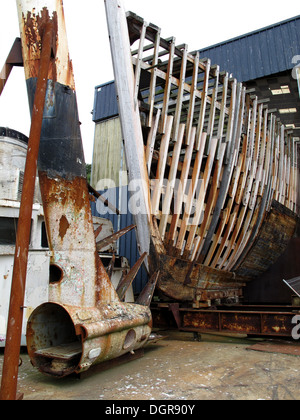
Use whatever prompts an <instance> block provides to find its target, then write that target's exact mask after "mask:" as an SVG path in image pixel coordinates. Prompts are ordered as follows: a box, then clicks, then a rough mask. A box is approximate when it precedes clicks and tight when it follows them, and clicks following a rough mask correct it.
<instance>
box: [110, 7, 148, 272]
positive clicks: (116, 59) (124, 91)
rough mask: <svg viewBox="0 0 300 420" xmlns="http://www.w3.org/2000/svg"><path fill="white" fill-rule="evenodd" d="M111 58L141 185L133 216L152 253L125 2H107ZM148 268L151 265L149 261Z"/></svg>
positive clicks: (132, 173)
mask: <svg viewBox="0 0 300 420" xmlns="http://www.w3.org/2000/svg"><path fill="white" fill-rule="evenodd" d="M105 9H106V16H107V24H108V32H109V39H110V46H111V55H112V61H113V68H114V76H115V83H116V91H117V95H118V99H119V101H118V103H119V112H120V120H121V127H122V135H123V139H124V144H125V152H126V161H127V165H128V175H129V181H134V182H136V181H137V180H138V181H139V182H140V193H139V208H138V209H136V212H135V213H136V214H134V218H135V223H136V225H137V242H138V247H139V251H140V253H141V254H143V253H144V252H147V253H148V254H149V250H150V217H151V211H150V208H151V203H150V194H149V191H150V185H149V178H148V173H147V167H146V161H145V150H144V141H143V133H142V127H141V121H140V113H139V109H136V108H135V106H134V73H133V67H132V57H131V50H130V42H129V37H128V26H127V19H126V12H125V9H124V5H123V3H122V2H120V3H119V2H115V1H106V2H105ZM146 267H147V268H148V262H146Z"/></svg>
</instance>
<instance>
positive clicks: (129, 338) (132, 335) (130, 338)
mask: <svg viewBox="0 0 300 420" xmlns="http://www.w3.org/2000/svg"><path fill="white" fill-rule="evenodd" d="M135 343H136V332H135V331H134V330H129V331H128V333H127V335H126V338H125V341H124V344H123V349H124V350H129V349H130V347H133V346H134V345H135Z"/></svg>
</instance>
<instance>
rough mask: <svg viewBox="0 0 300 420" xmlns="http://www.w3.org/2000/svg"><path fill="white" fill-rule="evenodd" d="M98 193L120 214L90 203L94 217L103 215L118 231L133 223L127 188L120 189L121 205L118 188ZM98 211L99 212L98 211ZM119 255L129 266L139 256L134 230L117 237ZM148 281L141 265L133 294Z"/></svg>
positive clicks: (137, 292) (115, 230)
mask: <svg viewBox="0 0 300 420" xmlns="http://www.w3.org/2000/svg"><path fill="white" fill-rule="evenodd" d="M99 192H100V194H103V195H104V196H105V197H106V198H107V199H108V200H109V201H110V202H111V203H112V204H113V205H114V206H116V207H117V208H118V209H119V210H120V211H121V213H122V214H121V215H120V216H118V215H116V214H114V213H113V212H112V211H111V210H109V209H107V208H104V206H103V205H102V204H98V205H97V204H96V203H91V209H92V214H93V216H95V217H103V218H105V219H108V220H110V221H111V222H112V224H113V228H114V232H118V231H119V230H121V229H124V228H126V227H128V226H131V225H133V224H134V219H133V216H132V214H131V213H130V212H129V211H127V207H128V188H127V187H122V191H121V202H122V203H121V206H119V205H118V203H120V188H116V189H113V190H111V191H99ZM99 211H100V213H99ZM118 245H119V252H118V253H119V255H120V256H122V257H126V258H127V259H128V261H129V264H130V267H133V266H134V264H135V263H136V262H137V261H138V259H139V258H140V254H139V251H138V246H137V241H136V233H135V230H133V231H131V232H128V233H127V234H126V235H124V236H123V237H122V238H120V239H119V243H118ZM147 281H148V275H147V272H146V270H145V268H144V267H142V268H141V269H140V271H139V273H138V275H137V276H136V278H135V281H134V283H133V291H134V293H135V294H139V293H140V292H141V291H142V290H143V288H144V287H145V285H146V283H147Z"/></svg>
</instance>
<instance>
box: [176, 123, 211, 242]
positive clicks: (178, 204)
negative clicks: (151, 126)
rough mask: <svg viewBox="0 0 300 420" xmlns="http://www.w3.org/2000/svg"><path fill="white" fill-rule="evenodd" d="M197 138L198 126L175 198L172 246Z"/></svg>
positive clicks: (204, 139) (194, 132)
mask: <svg viewBox="0 0 300 420" xmlns="http://www.w3.org/2000/svg"><path fill="white" fill-rule="evenodd" d="M195 138H196V128H193V129H192V135H191V141H190V144H189V145H188V148H187V151H186V155H185V159H184V163H183V168H182V171H181V177H180V184H179V188H178V192H177V198H176V200H175V211H174V215H173V217H172V222H171V227H170V231H169V235H168V243H169V245H171V246H172V245H173V243H174V240H175V237H176V232H177V226H178V221H179V217H180V214H181V210H182V204H183V196H184V192H185V189H186V184H187V180H188V176H189V171H190V166H191V160H192V156H193V149H194V143H195ZM205 141H206V135H204V136H203V142H205Z"/></svg>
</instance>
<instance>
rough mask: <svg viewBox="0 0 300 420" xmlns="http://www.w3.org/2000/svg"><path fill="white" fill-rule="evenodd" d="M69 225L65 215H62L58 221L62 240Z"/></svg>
mask: <svg viewBox="0 0 300 420" xmlns="http://www.w3.org/2000/svg"><path fill="white" fill-rule="evenodd" d="M69 227H70V223H69V222H68V219H67V218H66V216H65V215H63V216H62V217H61V219H60V222H59V236H60V237H61V239H62V240H63V239H64V237H65V236H66V233H67V230H68V229H69Z"/></svg>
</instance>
